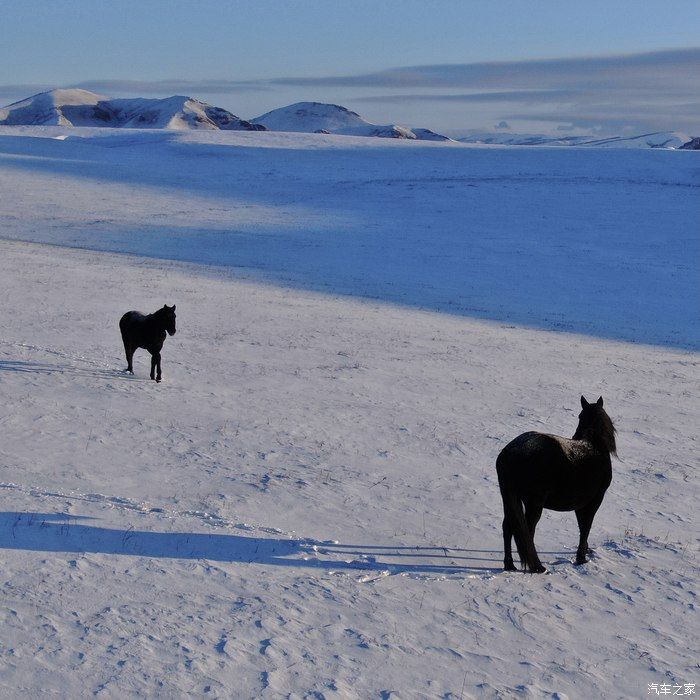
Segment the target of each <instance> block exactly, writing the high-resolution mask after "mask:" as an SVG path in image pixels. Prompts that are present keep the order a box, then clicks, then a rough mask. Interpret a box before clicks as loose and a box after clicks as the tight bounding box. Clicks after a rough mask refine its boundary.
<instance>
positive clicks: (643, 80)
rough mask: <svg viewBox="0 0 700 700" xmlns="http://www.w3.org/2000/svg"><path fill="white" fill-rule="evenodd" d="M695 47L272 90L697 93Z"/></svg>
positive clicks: (418, 70)
mask: <svg viewBox="0 0 700 700" xmlns="http://www.w3.org/2000/svg"><path fill="white" fill-rule="evenodd" d="M699 72H700V48H689V49H673V50H667V51H653V52H646V53H637V54H622V55H616V56H584V57H580V58H551V59H540V60H527V61H492V62H486V63H461V64H445V65H428V66H412V67H405V68H392V69H390V70H384V71H378V72H376V73H366V74H364V75H355V76H339V77H318V78H278V79H276V80H272V81H270V82H271V83H273V84H275V85H297V86H302V87H303V86H321V87H372V88H378V87H383V88H408V87H413V88H433V89H436V88H456V87H461V88H476V89H481V90H484V89H499V88H501V89H543V88H546V89H573V88H597V89H602V88H611V87H621V86H623V85H627V86H628V87H634V86H638V87H644V86H647V85H649V84H650V83H653V82H659V81H660V80H662V79H668V80H672V81H674V84H675V85H676V86H677V87H679V88H687V89H693V88H694V89H695V90H697V75H698V73H699Z"/></svg>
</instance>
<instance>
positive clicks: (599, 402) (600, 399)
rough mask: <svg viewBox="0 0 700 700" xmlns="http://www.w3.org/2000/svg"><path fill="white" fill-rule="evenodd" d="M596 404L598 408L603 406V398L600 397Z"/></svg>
mask: <svg viewBox="0 0 700 700" xmlns="http://www.w3.org/2000/svg"><path fill="white" fill-rule="evenodd" d="M595 403H596V406H602V405H603V397H602V396H599V397H598V400H597V401H596V402H595Z"/></svg>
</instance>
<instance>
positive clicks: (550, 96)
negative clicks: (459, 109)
mask: <svg viewBox="0 0 700 700" xmlns="http://www.w3.org/2000/svg"><path fill="white" fill-rule="evenodd" d="M580 95H581V93H580V92H578V91H576V90H506V91H504V92H471V93H458V94H442V93H432V92H423V93H411V94H398V95H368V96H365V97H355V98H353V100H354V101H356V102H386V103H395V104H400V103H402V102H524V103H541V102H553V101H559V100H563V99H570V98H573V97H580Z"/></svg>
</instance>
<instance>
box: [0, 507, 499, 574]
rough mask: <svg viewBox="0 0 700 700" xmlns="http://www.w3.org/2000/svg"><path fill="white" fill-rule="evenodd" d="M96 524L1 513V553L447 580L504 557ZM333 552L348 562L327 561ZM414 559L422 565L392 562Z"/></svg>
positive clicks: (489, 569)
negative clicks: (196, 562) (434, 576)
mask: <svg viewBox="0 0 700 700" xmlns="http://www.w3.org/2000/svg"><path fill="white" fill-rule="evenodd" d="M90 520H92V518H90V517H86V516H75V515H69V514H66V513H31V512H3V513H0V549H15V550H25V551H34V552H63V553H71V552H75V553H92V554H115V555H128V556H140V557H154V558H160V559H183V560H208V561H213V562H228V563H240V564H261V565H266V566H285V567H296V568H310V569H326V570H332V571H341V570H348V571H366V570H370V571H389V572H390V573H392V574H397V573H407V574H443V575H445V574H460V573H463V574H468V573H497V572H499V571H501V570H502V567H501V566H500V558H501V555H502V553H501V552H499V551H496V550H487V549H474V550H471V549H445V548H443V547H404V546H399V547H393V546H391V545H387V546H380V545H366V546H365V545H361V544H359V545H344V544H337V543H330V542H325V543H324V542H317V541H314V540H307V539H279V538H274V537H258V536H245V535H232V534H225V535H224V534H208V533H188V532H153V531H140V530H135V529H133V528H131V527H129V528H127V529H121V530H115V529H109V528H104V527H97V526H95V525H94V524H88V521H90ZM327 555H341V556H344V557H345V558H344V559H341V560H335V559H330V558H329V559H324V558H323V557H324V556H327ZM416 557H419V558H421V559H422V560H423V561H421V562H411V561H408V562H400V563H397V562H394V561H388V560H389V559H391V560H393V559H397V558H410V559H412V558H416ZM470 562H478V563H474V564H472V563H470ZM481 562H484V563H481Z"/></svg>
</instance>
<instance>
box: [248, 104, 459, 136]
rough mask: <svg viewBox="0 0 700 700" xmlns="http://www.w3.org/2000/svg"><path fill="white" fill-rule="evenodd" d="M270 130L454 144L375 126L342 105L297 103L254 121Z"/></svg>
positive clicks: (406, 130) (394, 127)
mask: <svg viewBox="0 0 700 700" xmlns="http://www.w3.org/2000/svg"><path fill="white" fill-rule="evenodd" d="M252 121H253V123H255V124H262V125H264V126H265V127H266V128H267V129H269V130H270V131H296V132H302V133H326V134H342V135H344V136H379V137H383V138H395V139H413V140H419V141H451V139H449V138H448V137H447V136H443V135H442V134H437V133H435V132H434V131H431V130H430V129H409V128H407V127H405V126H398V125H397V124H387V125H379V124H372V123H371V122H368V121H367V120H366V119H364V118H363V117H361V116H360V115H359V114H357V112H353V111H351V110H349V109H347V108H346V107H341V106H340V105H334V104H325V103H323V102H296V103H295V104H292V105H288V106H287V107H280V108H279V109H274V110H272V111H271V112H267V113H266V114H263V115H261V116H259V117H257V118H256V119H253V120H252Z"/></svg>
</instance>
